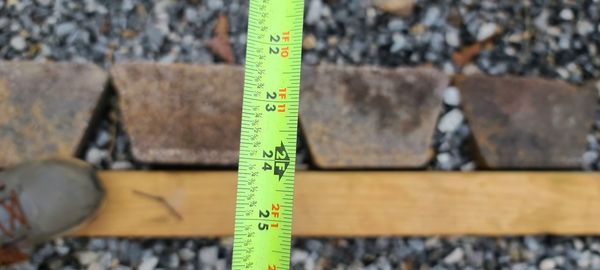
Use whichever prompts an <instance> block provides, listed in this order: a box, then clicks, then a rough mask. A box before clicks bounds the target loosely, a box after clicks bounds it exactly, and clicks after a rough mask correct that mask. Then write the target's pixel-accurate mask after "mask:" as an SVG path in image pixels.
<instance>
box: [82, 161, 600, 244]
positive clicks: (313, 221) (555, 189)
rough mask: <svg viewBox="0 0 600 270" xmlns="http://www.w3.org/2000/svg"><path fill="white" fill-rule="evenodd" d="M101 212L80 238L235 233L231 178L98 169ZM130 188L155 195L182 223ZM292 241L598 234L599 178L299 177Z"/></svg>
mask: <svg viewBox="0 0 600 270" xmlns="http://www.w3.org/2000/svg"><path fill="white" fill-rule="evenodd" d="M100 177H101V179H102V180H103V182H104V183H105V185H106V187H107V190H108V195H107V200H106V205H105V208H104V209H103V210H102V211H101V213H100V215H99V216H98V217H97V218H96V219H95V221H93V222H92V223H91V224H89V225H88V226H86V227H84V228H83V229H81V230H80V231H78V232H76V233H74V235H80V236H129V237H137V236H152V237H183V236H225V235H232V233H233V219H234V200H235V187H236V173H235V172H101V173H100ZM135 190H137V191H141V192H144V193H147V194H154V195H160V196H163V197H164V198H165V199H166V200H167V201H168V202H169V204H171V205H172V206H173V208H174V209H176V211H177V212H178V213H179V214H180V215H181V216H182V217H183V219H182V220H179V219H178V218H177V215H174V214H172V213H171V212H170V211H169V209H168V208H167V207H165V206H163V205H161V204H160V203H159V202H157V201H154V200H152V199H148V198H146V197H145V196H142V195H139V194H135V192H134V191H135ZM294 209H295V210H294V211H295V212H294V224H293V233H294V235H296V236H375V235H457V234H471V235H518V234H542V233H544V234H545V233H551V234H562V235H574V234H599V233H600V175H599V174H595V173H571V172H479V173H438V172H299V173H298V176H297V182H296V198H295V207H294Z"/></svg>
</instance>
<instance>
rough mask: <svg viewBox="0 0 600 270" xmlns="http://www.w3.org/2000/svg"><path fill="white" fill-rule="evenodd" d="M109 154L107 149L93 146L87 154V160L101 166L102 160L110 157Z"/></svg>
mask: <svg viewBox="0 0 600 270" xmlns="http://www.w3.org/2000/svg"><path fill="white" fill-rule="evenodd" d="M109 156H110V154H109V153H108V151H107V150H103V149H100V148H95V147H92V148H90V149H89V150H88V151H87V153H86V154H85V161H87V162H89V163H91V164H93V165H96V166H99V165H100V164H101V163H102V161H104V160H106V159H108V158H109Z"/></svg>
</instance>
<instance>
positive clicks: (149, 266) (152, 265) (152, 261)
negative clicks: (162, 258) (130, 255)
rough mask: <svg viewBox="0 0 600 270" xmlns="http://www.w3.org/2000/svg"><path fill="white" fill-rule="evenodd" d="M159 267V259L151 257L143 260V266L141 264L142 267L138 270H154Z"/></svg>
mask: <svg viewBox="0 0 600 270" xmlns="http://www.w3.org/2000/svg"><path fill="white" fill-rule="evenodd" d="M157 265H158V258H156V257H154V256H151V257H147V258H144V260H142V264H140V266H139V267H138V270H154V269H156V266H157Z"/></svg>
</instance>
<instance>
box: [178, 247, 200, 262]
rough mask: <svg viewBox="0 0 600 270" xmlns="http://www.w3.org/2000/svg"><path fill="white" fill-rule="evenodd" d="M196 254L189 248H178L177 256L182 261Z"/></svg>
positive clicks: (188, 259) (189, 259)
mask: <svg viewBox="0 0 600 270" xmlns="http://www.w3.org/2000/svg"><path fill="white" fill-rule="evenodd" d="M195 256H196V254H195V252H194V251H192V250H191V249H189V248H182V249H181V250H179V258H180V259H181V260H182V261H191V260H192V259H194V257H195Z"/></svg>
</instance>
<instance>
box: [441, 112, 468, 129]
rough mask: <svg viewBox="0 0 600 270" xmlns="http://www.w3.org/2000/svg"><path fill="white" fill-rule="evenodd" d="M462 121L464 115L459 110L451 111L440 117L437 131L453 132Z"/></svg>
mask: <svg viewBox="0 0 600 270" xmlns="http://www.w3.org/2000/svg"><path fill="white" fill-rule="evenodd" d="M463 120H464V115H463V113H462V112H461V111H460V110H459V109H453V110H451V111H449V112H448V113H446V114H445V115H444V116H442V119H440V123H439V124H438V129H439V130H440V131H441V132H453V131H455V130H457V129H458V128H459V127H460V125H461V124H462V122H463Z"/></svg>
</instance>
